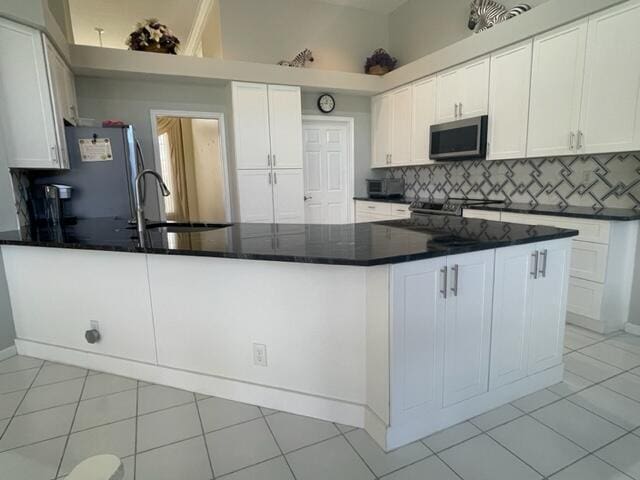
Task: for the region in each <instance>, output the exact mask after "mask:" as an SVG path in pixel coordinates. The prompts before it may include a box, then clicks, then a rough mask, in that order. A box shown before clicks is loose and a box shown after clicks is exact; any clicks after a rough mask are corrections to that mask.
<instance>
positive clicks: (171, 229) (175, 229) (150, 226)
mask: <svg viewBox="0 0 640 480" xmlns="http://www.w3.org/2000/svg"><path fill="white" fill-rule="evenodd" d="M232 225H233V224H232V223H182V222H150V223H147V230H164V231H166V232H168V233H194V232H206V231H209V230H217V229H219V228H227V227H230V226H232ZM127 229H128V230H135V229H136V226H135V225H133V226H131V227H127Z"/></svg>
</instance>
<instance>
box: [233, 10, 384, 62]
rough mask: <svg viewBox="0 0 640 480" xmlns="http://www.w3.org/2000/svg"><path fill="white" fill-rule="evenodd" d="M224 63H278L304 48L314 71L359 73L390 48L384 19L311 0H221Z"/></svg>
mask: <svg viewBox="0 0 640 480" xmlns="http://www.w3.org/2000/svg"><path fill="white" fill-rule="evenodd" d="M220 24H221V27H222V49H223V54H224V59H225V60H245V61H252V62H259V63H277V62H278V61H279V60H282V59H291V58H293V57H294V56H295V55H296V54H297V53H298V52H300V51H301V50H303V49H305V48H309V49H310V50H312V51H313V53H314V58H315V62H314V63H313V68H319V69H325V70H343V71H348V72H362V71H363V68H364V62H365V60H366V57H367V56H368V55H369V54H371V52H372V51H373V50H375V49H376V48H378V47H384V48H386V47H387V46H388V43H389V35H388V24H387V16H386V15H384V14H381V13H374V12H369V11H366V10H360V9H356V8H349V7H342V6H337V5H331V4H327V3H322V2H316V1H312V0H269V1H265V0H220Z"/></svg>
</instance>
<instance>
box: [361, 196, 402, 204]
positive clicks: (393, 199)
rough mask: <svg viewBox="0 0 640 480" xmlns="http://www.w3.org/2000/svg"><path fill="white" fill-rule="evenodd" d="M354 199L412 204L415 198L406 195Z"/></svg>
mask: <svg viewBox="0 0 640 480" xmlns="http://www.w3.org/2000/svg"><path fill="white" fill-rule="evenodd" d="M353 199H354V200H360V201H362V202H380V203H403V204H405V205H409V204H411V202H413V199H410V198H405V197H397V198H369V197H353Z"/></svg>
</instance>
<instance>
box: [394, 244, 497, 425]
mask: <svg viewBox="0 0 640 480" xmlns="http://www.w3.org/2000/svg"><path fill="white" fill-rule="evenodd" d="M493 264H494V251H493V250H488V251H483V252H474V253H468V254H462V255H453V256H450V257H446V258H436V259H431V260H422V261H418V262H409V263H403V264H398V265H394V267H393V269H392V280H391V281H392V286H393V287H392V288H393V291H392V306H393V311H392V329H391V330H392V332H393V335H392V337H393V338H392V355H394V356H393V360H392V362H391V364H392V372H391V376H392V388H391V392H392V398H391V405H392V411H391V415H392V417H391V422H392V424H394V423H403V422H404V421H406V420H407V419H409V418H411V417H412V416H414V415H420V414H421V413H422V414H424V413H426V412H430V411H433V410H438V409H442V408H443V407H447V406H450V405H453V404H455V403H458V402H461V401H463V400H466V399H469V398H472V397H474V396H476V395H480V394H482V393H484V392H486V391H487V389H488V381H489V357H490V347H491V345H490V339H491V309H492V295H493Z"/></svg>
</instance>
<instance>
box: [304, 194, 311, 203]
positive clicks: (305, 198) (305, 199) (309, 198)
mask: <svg viewBox="0 0 640 480" xmlns="http://www.w3.org/2000/svg"><path fill="white" fill-rule="evenodd" d="M312 198H313V197H307V196H306V195H305V196H304V201H305V202H306V201H307V200H311V199H312Z"/></svg>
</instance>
